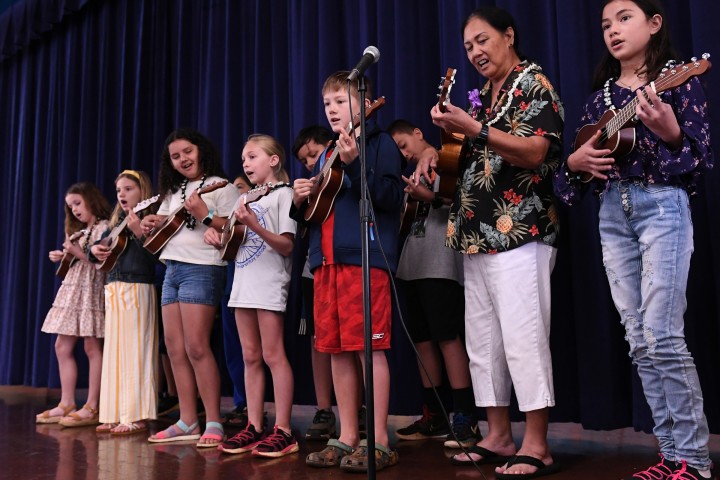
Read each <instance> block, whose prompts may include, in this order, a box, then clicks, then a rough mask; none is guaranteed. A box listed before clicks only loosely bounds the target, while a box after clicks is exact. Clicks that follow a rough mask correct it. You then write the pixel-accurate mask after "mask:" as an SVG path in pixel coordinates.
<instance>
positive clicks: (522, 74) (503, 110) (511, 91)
mask: <svg viewBox="0 0 720 480" xmlns="http://www.w3.org/2000/svg"><path fill="white" fill-rule="evenodd" d="M538 68H540V67H539V66H538V65H537V64H535V63H531V64H530V65H528V66H527V67H525V68H523V70H522V72H520V74H519V75H518V76H517V77H516V78H515V81H514V82H513V84H512V86H511V87H510V89H509V90H508V92H507V93H506V95H507V100H506V101H505V105H503V107H502V108H501V109H500V111H499V112H498V113H497V115H495V117H493V118H492V119H490V120H488V121H487V122H485V125H488V126H490V125H493V124H495V123H497V122H498V121H499V120H500V119H501V118H502V117H504V116H505V114H506V113H507V111H508V109H509V108H510V104H511V103H512V101H513V99H514V98H515V95H514V94H515V90H516V89H517V87H518V85H520V82H521V81H522V79H523V77H525V75H526V74H527V73H528V72H529V71H530V70H533V69H538ZM489 89H490V82H488V83H487V84H485V86H484V87H483V90H482V95H483V96H484V95H485V94H486V93H487V91H488V90H489Z"/></svg>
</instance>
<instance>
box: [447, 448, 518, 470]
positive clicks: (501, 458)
mask: <svg viewBox="0 0 720 480" xmlns="http://www.w3.org/2000/svg"><path fill="white" fill-rule="evenodd" d="M471 454H472V455H476V456H477V458H473V457H472V456H470V455H471ZM511 458H512V455H500V454H499V453H496V452H493V451H492V450H488V449H487V448H483V447H481V446H480V445H473V446H472V447H468V448H467V451H466V452H463V453H458V454H457V455H453V457H452V459H451V460H450V462H451V463H452V464H453V465H461V466H462V465H470V466H473V465H485V464H488V463H506V462H507V461H508V460H510V459H511Z"/></svg>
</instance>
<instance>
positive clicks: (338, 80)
mask: <svg viewBox="0 0 720 480" xmlns="http://www.w3.org/2000/svg"><path fill="white" fill-rule="evenodd" d="M348 76H350V71H349V70H340V71H337V72H335V73H333V74H332V75H330V76H329V77H328V78H326V79H325V83H323V87H322V94H323V96H324V95H325V94H326V93H327V92H330V91H332V92H335V91H337V90H345V91H347V86H348V83H347V79H348ZM363 78H364V79H365V88H366V90H367V91H366V92H365V97H366V98H367V99H368V100H372V82H370V79H369V78H368V77H365V76H363ZM350 94H351V95H352V96H353V97H355V98H356V99H360V92H359V91H358V86H357V82H350Z"/></svg>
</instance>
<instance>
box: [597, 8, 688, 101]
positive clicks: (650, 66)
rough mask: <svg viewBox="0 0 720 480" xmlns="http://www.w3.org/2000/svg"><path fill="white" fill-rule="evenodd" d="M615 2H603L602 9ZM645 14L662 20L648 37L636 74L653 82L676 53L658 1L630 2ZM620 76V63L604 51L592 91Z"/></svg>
mask: <svg viewBox="0 0 720 480" xmlns="http://www.w3.org/2000/svg"><path fill="white" fill-rule="evenodd" d="M613 1H615V0H605V1H604V2H603V5H602V8H603V9H604V8H605V7H606V6H607V5H608V4H609V3H611V2H613ZM631 1H632V2H633V3H634V4H635V5H637V6H638V8H639V9H640V10H642V11H643V13H644V14H645V18H646V19H648V20H649V19H650V18H652V17H653V16H655V15H660V16H661V17H662V19H663V21H662V25H661V26H660V30H658V31H657V33H655V35H652V36H651V37H650V43H648V46H647V50H646V51H645V63H644V64H643V65H642V67H640V70H638V71H637V72H636V73H637V74H644V75H645V78H647V79H648V80H654V79H655V78H657V76H658V75H659V74H660V70H662V68H663V67H664V66H665V63H666V62H667V61H668V60H672V59H676V58H678V55H677V52H675V49H674V48H673V47H672V44H671V43H670V28H669V27H668V22H667V17H666V16H665V9H664V8H663V6H662V3H660V1H659V0H631ZM619 76H620V62H619V61H618V60H617V59H616V58H614V57H613V56H612V55H610V52H609V51H607V49H606V50H605V54H604V55H603V58H602V60H600V63H599V64H598V66H597V68H596V69H595V76H594V77H593V90H599V89H600V88H602V86H603V84H604V83H605V81H606V80H607V79H608V78H611V77H615V78H617V77H619Z"/></svg>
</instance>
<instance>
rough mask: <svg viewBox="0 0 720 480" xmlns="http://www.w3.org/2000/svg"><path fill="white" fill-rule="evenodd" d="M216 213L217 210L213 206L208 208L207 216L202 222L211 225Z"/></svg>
mask: <svg viewBox="0 0 720 480" xmlns="http://www.w3.org/2000/svg"><path fill="white" fill-rule="evenodd" d="M214 213H215V211H214V210H213V209H212V208H211V209H210V210H208V214H207V216H206V217H205V218H203V219H202V224H203V225H207V226H210V224H211V223H212V219H213V214H214Z"/></svg>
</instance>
